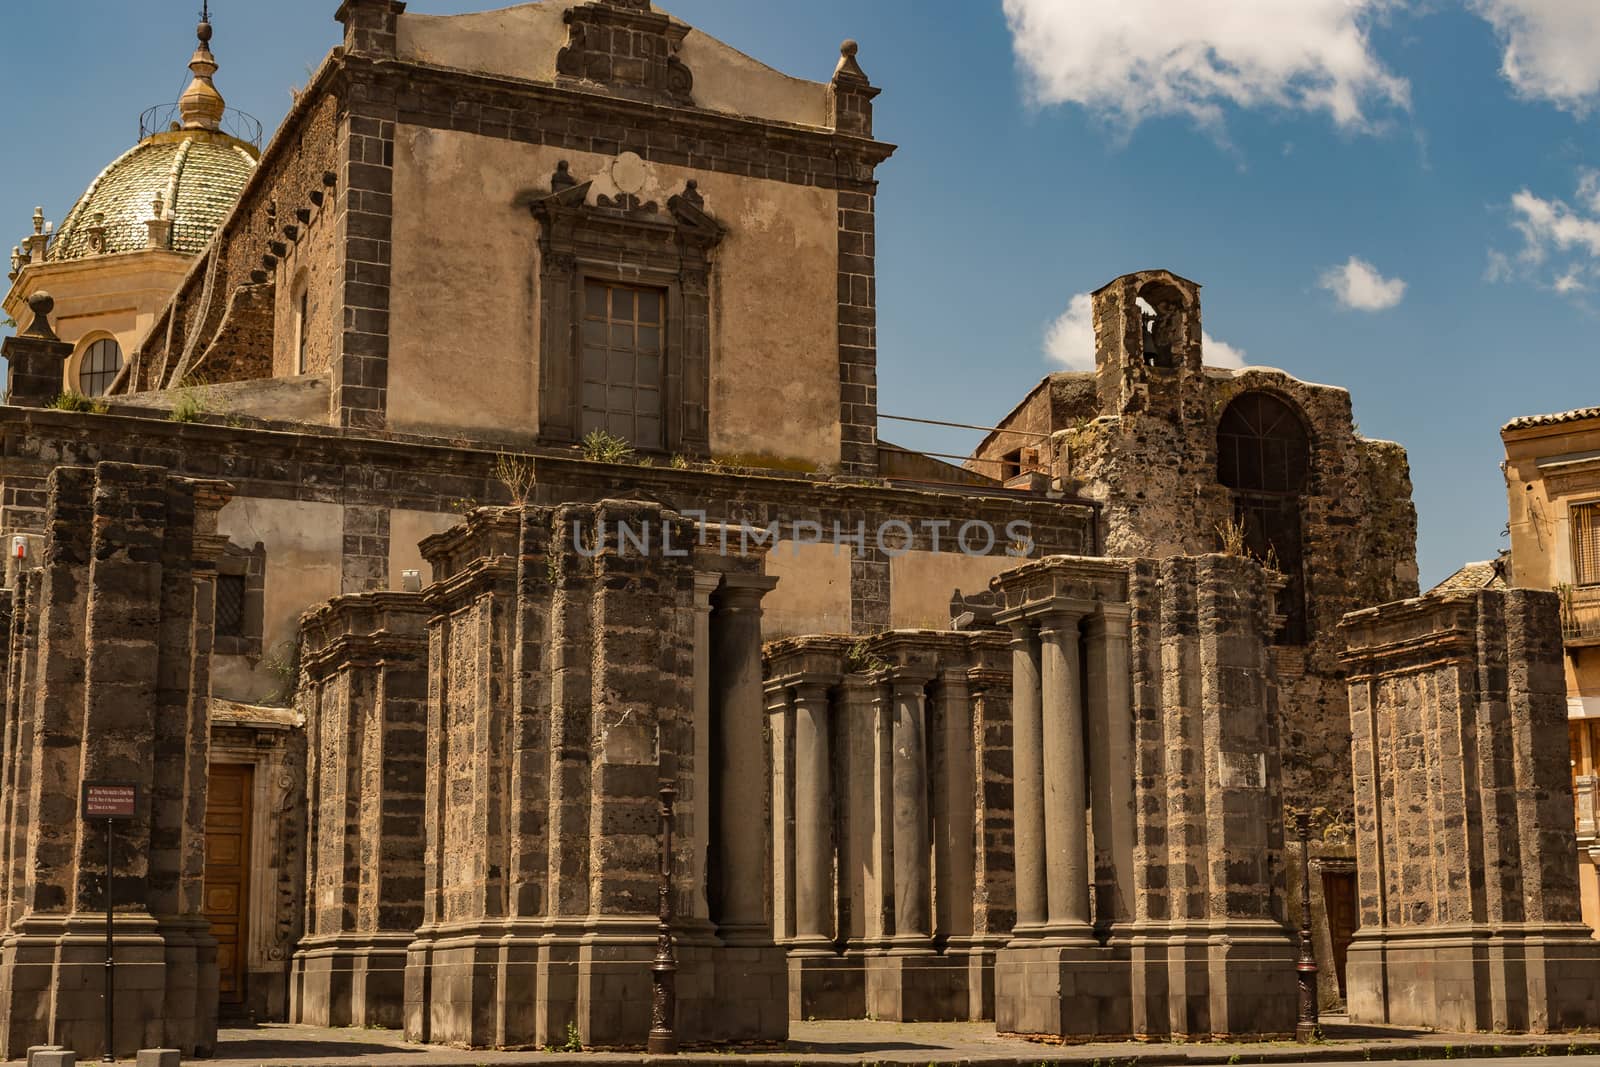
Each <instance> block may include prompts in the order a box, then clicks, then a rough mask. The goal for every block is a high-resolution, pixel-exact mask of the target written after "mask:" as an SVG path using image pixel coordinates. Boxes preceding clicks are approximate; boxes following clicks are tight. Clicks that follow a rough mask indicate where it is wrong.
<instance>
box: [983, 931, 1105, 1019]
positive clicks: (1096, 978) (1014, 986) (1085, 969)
mask: <svg viewBox="0 0 1600 1067" xmlns="http://www.w3.org/2000/svg"><path fill="white" fill-rule="evenodd" d="M1128 985H1129V982H1128V964H1127V958H1126V956H1125V955H1122V954H1120V953H1119V952H1118V950H1117V949H1115V948H1110V947H1103V946H1100V945H1098V944H1089V945H1052V944H1048V943H1038V942H1034V943H1030V942H1027V941H1022V940H1015V941H1011V942H1009V943H1008V944H1007V945H1006V947H1005V948H1002V949H1001V950H1000V951H999V952H998V953H997V954H996V957H995V965H994V1013H995V1014H994V1026H995V1030H996V1031H997V1032H999V1033H1002V1034H1019V1035H1022V1036H1025V1037H1054V1038H1063V1039H1076V1040H1082V1041H1087V1040H1092V1039H1094V1040H1114V1039H1122V1038H1127V1037H1129V1036H1130V1035H1131V1034H1132V1032H1133V1017H1132V1009H1131V1006H1130V992H1129V987H1128Z"/></svg>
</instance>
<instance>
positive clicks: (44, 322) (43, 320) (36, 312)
mask: <svg viewBox="0 0 1600 1067" xmlns="http://www.w3.org/2000/svg"><path fill="white" fill-rule="evenodd" d="M55 309H56V301H55V297H53V296H51V295H50V294H49V293H47V292H45V291H44V290H43V289H40V290H39V291H38V292H37V293H34V294H33V295H32V296H30V297H28V310H29V311H31V312H33V321H32V322H30V323H29V324H28V328H27V329H26V330H23V331H22V336H24V337H37V338H39V339H40V340H41V341H58V340H60V338H58V337H57V336H56V332H55V331H54V330H52V329H51V328H50V312H52V311H54V310H55Z"/></svg>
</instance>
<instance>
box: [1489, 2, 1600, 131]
mask: <svg viewBox="0 0 1600 1067" xmlns="http://www.w3.org/2000/svg"><path fill="white" fill-rule="evenodd" d="M1470 3H1471V7H1472V9H1473V10H1474V11H1476V12H1477V13H1478V14H1479V15H1482V16H1483V17H1484V18H1485V19H1488V20H1489V22H1490V24H1491V25H1493V26H1494V28H1495V33H1496V34H1497V35H1498V36H1499V37H1500V41H1501V44H1502V45H1503V46H1504V48H1505V51H1504V54H1503V56H1502V58H1501V62H1500V72H1501V73H1502V74H1504V75H1505V77H1506V80H1507V81H1509V82H1510V83H1511V86H1512V88H1513V89H1515V90H1516V92H1517V94H1518V95H1519V96H1523V97H1528V98H1533V99H1540V100H1548V101H1550V102H1551V103H1554V104H1556V105H1557V106H1559V107H1563V108H1567V109H1569V110H1572V111H1577V112H1580V113H1581V112H1586V111H1588V110H1589V109H1590V108H1591V107H1593V106H1594V105H1595V104H1597V103H1600V4H1597V3H1595V0H1470Z"/></svg>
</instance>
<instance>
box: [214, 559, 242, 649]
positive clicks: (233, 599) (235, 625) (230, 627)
mask: <svg viewBox="0 0 1600 1067" xmlns="http://www.w3.org/2000/svg"><path fill="white" fill-rule="evenodd" d="M216 634H217V636H218V637H243V636H244V575H242V574H219V575H217V614H216Z"/></svg>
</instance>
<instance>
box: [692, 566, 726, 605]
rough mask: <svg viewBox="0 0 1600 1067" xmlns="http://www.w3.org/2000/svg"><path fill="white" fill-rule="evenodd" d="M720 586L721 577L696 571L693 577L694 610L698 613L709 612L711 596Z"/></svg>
mask: <svg viewBox="0 0 1600 1067" xmlns="http://www.w3.org/2000/svg"><path fill="white" fill-rule="evenodd" d="M721 584H722V575H720V574H708V573H706V572H705V571H696V572H695V575H694V609H695V610H696V611H700V612H709V611H710V610H711V594H712V593H715V592H716V591H717V587H718V586H719V585H721Z"/></svg>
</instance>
